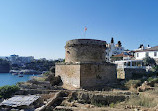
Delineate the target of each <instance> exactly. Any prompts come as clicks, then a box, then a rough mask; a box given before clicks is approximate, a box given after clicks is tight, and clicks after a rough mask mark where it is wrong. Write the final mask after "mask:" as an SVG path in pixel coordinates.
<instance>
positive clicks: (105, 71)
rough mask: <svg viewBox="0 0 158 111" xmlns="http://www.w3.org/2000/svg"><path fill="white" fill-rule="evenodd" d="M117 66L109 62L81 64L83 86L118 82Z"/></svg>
mask: <svg viewBox="0 0 158 111" xmlns="http://www.w3.org/2000/svg"><path fill="white" fill-rule="evenodd" d="M116 73H117V72H116V66H115V65H114V64H107V63H87V64H82V65H81V87H83V88H85V87H93V86H101V85H104V86H105V85H107V84H109V83H114V82H116Z"/></svg>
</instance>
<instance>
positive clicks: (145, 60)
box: [143, 56, 156, 66]
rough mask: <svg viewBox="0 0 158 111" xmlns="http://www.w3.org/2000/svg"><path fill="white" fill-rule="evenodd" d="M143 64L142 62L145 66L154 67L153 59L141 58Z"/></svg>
mask: <svg viewBox="0 0 158 111" xmlns="http://www.w3.org/2000/svg"><path fill="white" fill-rule="evenodd" d="M143 62H144V65H146V66H148V65H149V66H155V65H156V62H155V60H154V59H153V58H151V57H149V56H147V57H145V58H143Z"/></svg>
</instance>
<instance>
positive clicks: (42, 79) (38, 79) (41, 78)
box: [32, 76, 47, 81]
mask: <svg viewBox="0 0 158 111" xmlns="http://www.w3.org/2000/svg"><path fill="white" fill-rule="evenodd" d="M46 78H47V77H37V76H34V77H33V78H32V79H33V80H35V81H45V80H46Z"/></svg>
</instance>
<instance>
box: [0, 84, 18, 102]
mask: <svg viewBox="0 0 158 111" xmlns="http://www.w3.org/2000/svg"><path fill="white" fill-rule="evenodd" d="M18 90H19V87H18V86H16V85H13V86H3V87H0V96H1V97H2V98H4V99H6V98H9V97H11V96H12V95H13V94H14V93H15V92H16V91H18Z"/></svg>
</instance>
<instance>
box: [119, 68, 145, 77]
mask: <svg viewBox="0 0 158 111" xmlns="http://www.w3.org/2000/svg"><path fill="white" fill-rule="evenodd" d="M145 73H146V70H145V69H140V68H119V69H117V79H130V78H132V76H133V74H145Z"/></svg>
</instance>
